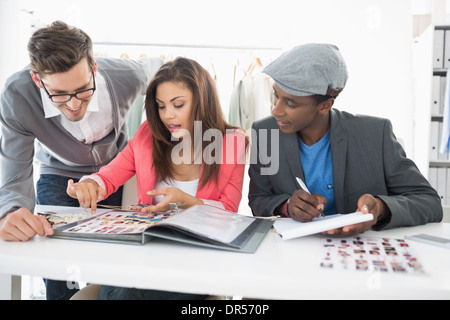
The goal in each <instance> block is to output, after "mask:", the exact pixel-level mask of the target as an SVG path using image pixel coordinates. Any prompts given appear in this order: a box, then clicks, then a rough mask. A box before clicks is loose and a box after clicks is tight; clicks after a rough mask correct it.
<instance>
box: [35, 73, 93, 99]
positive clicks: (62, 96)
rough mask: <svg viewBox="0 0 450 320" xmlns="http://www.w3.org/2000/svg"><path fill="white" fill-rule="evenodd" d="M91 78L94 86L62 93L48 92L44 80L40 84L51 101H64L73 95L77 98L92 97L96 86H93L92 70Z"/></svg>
mask: <svg viewBox="0 0 450 320" xmlns="http://www.w3.org/2000/svg"><path fill="white" fill-rule="evenodd" d="M92 79H93V80H94V87H92V88H90V89H86V90H81V91H78V92H75V93H63V94H50V93H49V92H48V90H47V88H46V87H45V84H44V82H42V80H41V83H42V86H43V87H44V90H45V92H47V95H48V97H49V99H50V100H52V102H55V103H64V102H68V101H70V100H71V99H72V98H73V97H75V98H77V99H78V100H86V99H89V98H90V97H92V95H93V94H94V92H95V89H96V86H95V77H94V72H93V71H92Z"/></svg>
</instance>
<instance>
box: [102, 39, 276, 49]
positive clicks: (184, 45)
mask: <svg viewBox="0 0 450 320" xmlns="http://www.w3.org/2000/svg"><path fill="white" fill-rule="evenodd" d="M93 44H94V45H108V46H141V47H178V48H199V49H226V50H283V48H276V47H246V46H218V45H217V46H216V45H202V44H180V43H177V44H168V43H148V42H111V41H99V42H94V43H93Z"/></svg>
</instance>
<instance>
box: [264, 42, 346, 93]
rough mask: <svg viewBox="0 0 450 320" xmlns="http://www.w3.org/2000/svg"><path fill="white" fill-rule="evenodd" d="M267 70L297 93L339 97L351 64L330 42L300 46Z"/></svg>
mask: <svg viewBox="0 0 450 320" xmlns="http://www.w3.org/2000/svg"><path fill="white" fill-rule="evenodd" d="M263 72H264V73H266V74H268V75H269V76H270V77H271V78H272V79H273V80H274V81H275V83H276V84H277V85H278V86H279V87H280V88H281V90H283V91H285V92H287V93H288V94H291V95H294V96H309V95H314V94H320V95H330V96H332V97H336V96H337V95H338V94H339V93H340V92H341V91H342V89H343V88H344V86H345V83H346V82H347V78H348V72H347V66H346V64H345V61H344V59H343V58H342V56H341V53H340V52H339V49H338V47H336V46H335V45H333V44H326V43H323V44H322V43H310V44H304V45H300V46H297V47H295V48H293V49H291V50H289V51H287V52H285V53H283V54H282V55H281V56H280V57H278V58H277V59H275V60H274V61H273V62H272V63H270V64H269V65H268V66H267V67H266V68H264V70H263Z"/></svg>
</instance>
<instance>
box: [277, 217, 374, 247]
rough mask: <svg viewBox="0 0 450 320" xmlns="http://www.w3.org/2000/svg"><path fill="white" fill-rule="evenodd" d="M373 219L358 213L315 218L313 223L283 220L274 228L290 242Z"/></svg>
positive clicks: (278, 221) (279, 220) (278, 220)
mask: <svg viewBox="0 0 450 320" xmlns="http://www.w3.org/2000/svg"><path fill="white" fill-rule="evenodd" d="M372 219H373V215H372V214H370V213H368V214H364V213H362V212H359V211H358V212H353V213H348V214H334V215H331V216H325V217H320V218H315V219H314V220H313V221H311V222H299V221H296V220H294V219H291V218H281V219H277V220H276V221H275V223H274V224H273V226H274V228H275V230H276V231H277V233H278V234H279V235H280V236H281V237H282V238H283V239H284V240H288V239H293V238H298V237H303V236H307V235H310V234H314V233H319V232H323V231H327V230H332V229H336V228H341V227H344V226H348V225H352V224H355V223H360V222H365V221H370V220H372Z"/></svg>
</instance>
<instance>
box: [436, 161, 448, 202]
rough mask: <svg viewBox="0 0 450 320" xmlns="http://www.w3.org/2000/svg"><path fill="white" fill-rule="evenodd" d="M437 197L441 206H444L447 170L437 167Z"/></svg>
mask: <svg viewBox="0 0 450 320" xmlns="http://www.w3.org/2000/svg"><path fill="white" fill-rule="evenodd" d="M436 191H437V193H438V195H439V197H440V198H441V204H442V205H445V204H446V203H447V201H446V199H447V197H446V195H447V168H445V167H439V168H437V189H436Z"/></svg>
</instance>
